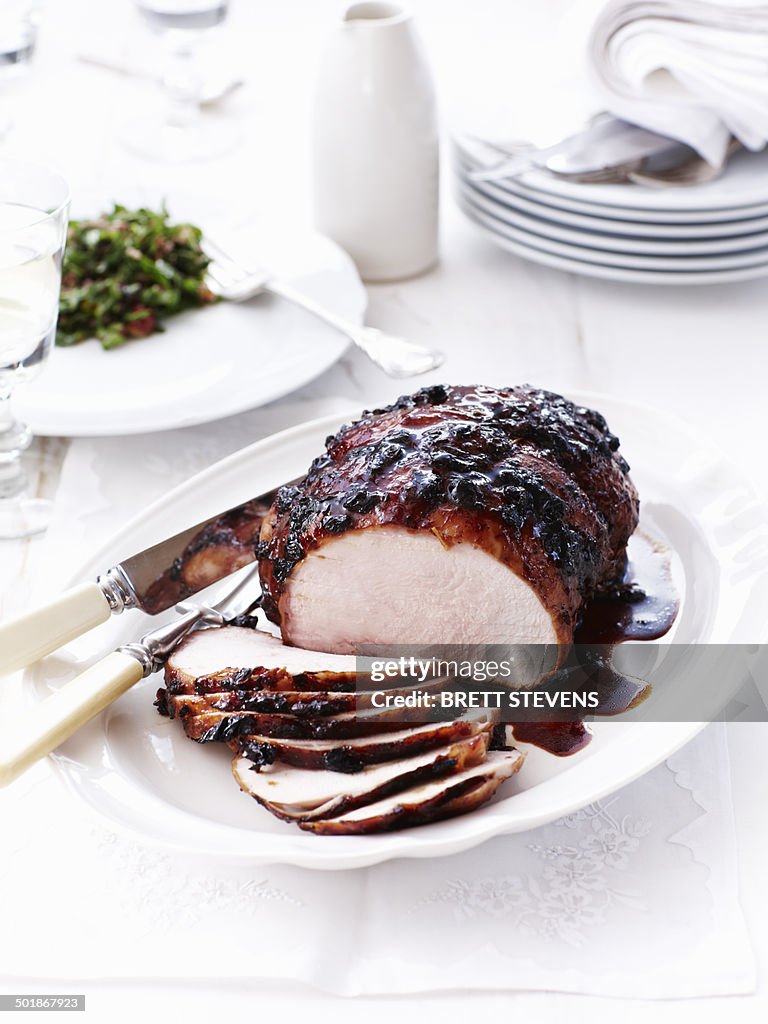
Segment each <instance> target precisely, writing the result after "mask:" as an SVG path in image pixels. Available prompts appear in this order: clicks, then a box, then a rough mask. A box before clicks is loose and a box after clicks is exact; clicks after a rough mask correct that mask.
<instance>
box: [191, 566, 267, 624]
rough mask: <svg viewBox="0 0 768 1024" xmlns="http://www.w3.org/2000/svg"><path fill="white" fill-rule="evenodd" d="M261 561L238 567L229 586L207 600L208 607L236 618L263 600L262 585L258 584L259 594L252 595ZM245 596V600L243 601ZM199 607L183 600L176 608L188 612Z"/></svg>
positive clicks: (228, 581) (229, 581)
mask: <svg viewBox="0 0 768 1024" xmlns="http://www.w3.org/2000/svg"><path fill="white" fill-rule="evenodd" d="M258 571H259V563H258V562H252V563H250V564H249V565H245V566H243V567H242V568H241V569H237V570H236V571H235V572H234V573H232V575H231V576H230V577H229V578H228V580H227V586H226V587H225V588H224V589H223V591H222V592H221V593H220V594H219V595H218V596H217V597H216V600H215V601H208V602H206V607H208V608H212V609H213V610H214V611H217V612H220V613H221V614H222V615H224V616H226V617H227V618H234V617H235V616H237V615H244V614H246V613H247V612H249V611H250V610H251V609H252V608H253V607H254V606H255V605H256V604H257V603H259V602H260V601H261V585H259V586H258V594H257V596H256V598H255V599H253V598H252V597H251V588H252V586H253V582H254V579H256V580H258ZM243 597H245V599H246V600H245V602H243ZM195 607H197V606H196V605H194V604H188V603H187V602H186V601H182V602H180V603H179V604H177V605H176V610H177V611H180V612H187V611H190V610H191V609H193V608H195Z"/></svg>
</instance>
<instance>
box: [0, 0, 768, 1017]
mask: <svg viewBox="0 0 768 1024" xmlns="http://www.w3.org/2000/svg"><path fill="white" fill-rule="evenodd" d="M413 6H414V7H415V9H416V11H417V13H418V14H419V16H420V21H421V27H422V31H423V34H424V35H425V37H426V43H427V48H428V50H429V51H430V54H431V56H432V59H433V65H434V68H435V72H436V77H437V82H438V89H439V91H440V95H441V99H442V106H443V118H444V121H445V123H446V124H453V123H462V124H466V122H467V118H469V116H470V114H471V115H472V123H473V124H474V125H476V126H477V127H482V124H483V122H484V121H485V122H490V121H492V120H493V121H495V122H496V123H497V120H498V118H497V111H498V110H499V109H504V110H508V111H509V117H510V123H511V122H512V121H513V120H518V121H520V122H521V123H522V122H525V121H526V120H527V121H528V122H529V123H530V121H531V120H532V119H535V108H536V105H537V103H538V101H539V98H540V97H541V96H542V95H543V94H544V91H545V90H546V87H547V86H546V83H547V81H548V78H547V74H548V69H547V59H548V57H547V55H548V53H550V52H551V51H549V50H548V49H547V47H546V45H545V44H546V41H547V40H548V38H549V35H550V33H551V32H555V31H556V26H557V22H558V11H561V10H562V9H563V8H564V7H565V6H567V5H565V4H564V3H563V2H561V0H557V2H554V0H551V2H550V3H548V4H546V5H543V4H536V3H535V2H534V0H496V2H491V0H475V2H473V3H469V2H466V0H462V2H451V0H414V3H413ZM342 9H343V4H341V3H336V2H331V0H313V2H311V3H310V2H309V0H291V2H282V0H281V2H277V0H272V2H266V0H265V2H263V3H255V2H252V0H240V2H239V4H237V5H236V7H235V13H234V15H233V19H232V21H233V25H232V30H233V31H232V32H231V38H232V45H233V47H235V48H236V49H237V50H238V59H239V61H240V62H241V64H242V66H243V68H244V70H245V71H246V73H247V75H248V87H247V88H246V89H243V90H241V92H240V93H239V94H238V95H236V96H235V97H233V99H232V100H231V101H230V104H229V106H228V111H229V114H230V116H233V117H237V118H238V119H240V121H241V123H242V126H243V131H244V136H245V137H244V142H243V145H242V147H241V148H240V150H239V151H237V152H235V153H233V154H232V155H231V156H230V157H229V158H228V159H227V160H225V161H222V162H221V163H211V164H207V165H200V166H198V167H184V168H179V167H173V168H169V167H162V166H159V165H155V164H152V163H150V162H143V161H139V160H136V159H134V158H132V157H131V158H129V157H127V156H126V154H125V151H124V150H123V149H122V147H121V145H120V143H119V142H118V141H117V140H116V139H115V128H116V126H118V125H119V124H120V122H121V120H122V119H124V118H125V117H126V116H127V115H128V114H129V113H135V108H136V105H137V103H138V102H140V101H141V102H144V101H146V99H148V98H150V97H151V95H152V94H151V91H148V92H145V91H144V89H143V87H141V86H139V85H137V84H136V83H133V82H124V81H122V80H120V79H117V78H113V77H112V76H111V75H109V73H107V72H98V71H95V70H93V69H90V68H85V67H82V66H80V65H78V64H75V63H74V62H73V54H74V53H75V52H76V51H77V49H78V47H85V45H86V43H87V44H88V46H89V49H92V48H93V47H94V46H95V47H96V48H98V47H99V45H100V40H103V39H111V40H112V41H113V45H117V44H116V40H118V39H119V38H121V37H124V26H125V24H126V17H127V16H126V7H125V5H124V4H123V3H121V2H120V0H106V2H103V3H101V4H99V5H96V4H94V3H87V2H86V0H82V2H81V0H78V2H74V0H59V2H57V3H55V4H54V3H51V4H49V12H48V21H47V22H46V25H45V29H46V31H45V35H44V38H43V44H42V48H41V54H40V61H39V64H38V67H37V68H36V69H35V73H34V76H33V77H32V78H30V79H29V80H28V81H27V82H25V83H22V84H19V85H18V86H16V87H14V88H13V90H10V89H9V90H7V91H5V92H4V93H3V94H2V99H3V100H5V101H6V102H7V104H8V105H9V107H10V111H11V114H12V116H13V117H14V120H15V122H16V127H15V130H14V132H13V133H12V134H11V135H10V136H9V137H8V139H7V140H6V142H5V143H4V144H3V145H2V151H3V153H4V154H5V155H17V156H26V157H30V158H35V157H37V158H39V159H43V160H47V161H49V162H56V163H57V164H58V165H59V166H60V167H61V169H62V170H63V171H64V172H65V173H66V174H68V175H69V177H70V180H71V182H72V185H73V188H74V189H75V190H76V192H78V193H80V194H81V195H85V194H87V191H88V190H90V189H93V190H94V191H97V190H98V189H99V188H100V186H103V184H104V182H109V183H110V185H113V184H114V182H116V181H125V182H126V183H131V182H134V181H138V182H141V183H142V184H143V183H145V182H150V183H152V184H156V183H160V184H163V183H167V185H168V187H169V188H173V189H179V190H182V191H184V192H185V193H190V192H192V193H195V192H205V191H210V190H216V191H219V192H220V191H226V193H227V194H228V196H229V197H230V199H231V201H232V202H233V203H241V204H242V206H243V209H244V210H246V209H247V211H248V213H251V212H252V211H253V210H260V211H262V212H263V214H264V217H265V220H270V221H271V222H275V221H276V220H277V221H279V220H280V219H285V220H286V221H289V222H292V223H296V224H299V225H301V224H302V223H306V222H307V220H308V217H309V203H308V191H307V182H308V171H307V163H306V140H307V132H306V124H307V116H308V110H309V102H310V96H311V83H312V75H313V70H314V63H315V60H316V53H317V47H318V45H319V42H320V40H321V38H322V33H323V31H324V29H325V27H326V26H329V25H330V24H331V23H332V21H333V19H334V17H336V16H337V15H338V14H339V13H340V11H341V10H342ZM233 63H234V61H233ZM550 95H551V92H550ZM139 98H142V99H141V100H140V99H139ZM513 132H514V125H513V124H512V123H511V128H510V134H512V133H513ZM446 177H447V174H446ZM441 248H442V256H443V258H442V262H441V264H440V266H439V267H438V268H437V270H436V271H434V272H433V273H431V274H429V275H427V276H425V277H423V278H421V279H419V280H416V281H412V282H407V283H402V284H393V285H387V286H378V287H375V288H372V289H370V310H369V322H371V323H374V324H376V325H377V326H380V327H382V328H384V329H387V330H391V331H396V332H400V333H402V334H405V335H407V336H410V337H412V338H413V339H415V340H421V341H424V342H427V343H429V344H432V345H439V346H440V347H442V348H443V349H445V351H446V352H447V353H448V354H449V361H448V363H447V366H446V368H445V369H444V370H443V371H442V372H441V374H440V375H439V376H445V377H447V378H448V377H449V378H451V379H453V380H457V381H469V380H478V381H488V382H490V383H514V382H518V381H523V380H528V381H531V382H532V383H535V384H541V385H544V386H547V387H550V388H554V389H558V388H564V389H565V388H573V387H579V388H588V389H590V390H604V391H609V392H613V393H617V394H620V395H623V396H626V397H630V398H631V397H636V398H641V399H643V400H645V401H648V402H651V403H653V404H655V405H657V406H659V407H660V408H662V409H666V410H668V411H671V412H674V413H677V414H678V415H682V416H683V417H684V418H685V419H687V420H688V422H689V423H691V424H693V425H694V426H695V427H696V428H697V429H699V430H701V431H702V434H703V436H708V437H710V438H711V439H712V443H713V444H718V445H720V446H721V447H725V448H727V450H728V451H729V452H730V454H731V455H732V457H733V458H734V460H736V461H737V462H739V463H740V464H741V465H742V466H743V467H744V468H745V469H746V470H747V471H748V472H749V473H750V474H751V475H752V477H753V479H754V481H755V484H756V486H758V487H759V488H760V489H761V490H762V491H763V493H764V494H766V493H768V488H767V487H766V482H765V469H766V459H765V449H764V443H765V442H764V437H765V413H764V406H765V398H764V380H765V376H766V368H767V367H768V357H767V356H766V336H767V328H768V297H767V294H768V293H767V292H766V284H765V283H764V282H760V281H756V282H748V283H743V284H737V285H727V286H720V287H713V288H712V289H710V290H699V289H697V290H696V291H689V290H684V289H681V290H679V291H676V290H671V289H658V288H651V287H634V286H629V285H626V286H624V285H616V284H611V283H608V282H597V281H591V280H588V279H584V278H575V277H572V276H569V275H564V274H561V273H559V272H557V271H553V270H547V269H545V268H542V267H536V266H533V265H532V264H526V263H523V262H521V261H519V260H517V259H516V258H515V257H512V256H510V255H507V254H505V253H503V252H501V251H498V250H496V249H494V248H492V247H491V246H490V245H489V244H488V243H487V242H485V241H484V240H483V239H482V238H480V237H478V235H477V233H476V232H475V230H474V229H473V228H472V226H471V225H469V224H467V223H465V222H464V221H463V219H462V218H461V217H460V215H459V214H458V213H457V212H456V210H455V207H454V205H453V201H452V199H451V197H450V195H448V194H446V196H445V203H444V216H443V237H442V246H441ZM401 390H403V388H402V387H401V386H399V385H398V384H397V383H394V382H391V381H388V380H386V379H384V378H382V377H381V376H380V375H379V374H378V373H377V371H375V370H374V369H372V368H371V367H370V366H368V365H367V364H366V363H365V361H364V360H363V359H362V358H360V357H358V355H357V354H356V353H349V354H348V355H346V356H345V357H344V359H343V361H342V362H341V363H340V364H339V366H338V367H336V368H335V369H333V370H332V371H329V372H328V373H327V374H325V375H324V376H323V378H321V379H320V380H319V381H317V382H316V383H315V384H314V385H312V386H311V387H310V388H307V389H305V390H304V392H303V393H302V394H300V395H298V396H295V398H294V400H293V401H292V402H286V403H279V405H278V406H277V407H276V408H275V409H274V421H275V424H274V425H275V428H278V427H280V426H285V425H287V424H289V423H291V422H298V421H299V420H300V419H301V401H302V400H304V399H307V400H309V399H310V398H311V397H312V396H319V395H329V396H334V397H338V398H345V399H347V400H350V401H353V402H359V403H360V404H366V405H370V404H371V402H375V401H377V400H379V399H382V398H391V397H394V396H395V395H396V394H398V393H399V392H400V391H401ZM296 399H298V404H297V401H296ZM249 423H250V420H249V418H248V416H247V414H246V416H244V417H241V418H237V419H233V420H230V421H227V422H226V423H225V424H223V425H222V428H221V429H222V430H223V431H224V432H225V434H226V437H227V444H228V445H229V447H230V448H231V449H234V448H236V447H238V446H240V445H241V444H244V443H247V442H248V441H250V440H252V439H253V438H252V436H249V434H248V431H249ZM135 444H136V442H134V443H132V444H131V445H130V446H125V447H123V445H122V443H121V442H120V441H115V442H112V444H111V445H110V446H108V447H107V448H105V449H103V451H102V455H103V456H104V457H109V455H110V454H111V456H112V457H118V458H121V457H124V458H126V459H132V458H134V457H135V455H136V448H135ZM154 444H155V440H154V439H153V438H152V437H146V438H144V439H143V445H144V451H145V452H151V451H152V449H153V445H154ZM64 448H65V445H64V444H63V443H61V442H57V441H55V440H53V441H46V442H45V443H44V444H43V445H41V446H40V447H39V448H38V450H37V454H38V456H39V457H40V462H41V465H42V468H43V475H42V478H41V483H40V487H41V490H43V491H46V490H48V491H49V492H50V491H52V490H53V489H54V488H55V481H56V477H57V467H58V466H59V465H60V461H61V457H62V455H63V453H64ZM177 471H178V474H179V476H180V478H183V476H184V475H186V474H185V473H184V467H183V465H180V466H178V467H177ZM131 512H132V509H128V508H115V510H114V515H115V526H116V527H117V526H118V525H119V523H120V521H121V520H123V519H125V518H128V516H129V515H130V514H131ZM38 552H39V546H36V545H31V546H29V547H27V548H22V547H21V546H19V547H15V548H13V549H10V548H9V549H7V550H6V549H5V548H4V549H3V551H2V558H1V560H0V586H1V587H2V590H1V592H0V614H5V613H7V612H8V611H9V610H10V609H16V608H18V607H19V606H20V605H21V604H23V603H24V602H25V600H26V599H27V596H28V594H29V590H30V588H31V585H32V583H33V576H34V575H35V570H34V567H35V565H36V558H37V557H38V555H37V553H38ZM767 739H768V730H766V727H764V726H761V725H740V726H733V727H731V757H732V762H733V789H734V806H735V814H736V825H737V833H738V841H739V871H740V880H741V888H742V893H743V905H744V908H745V912H746V914H747V918H748V922H749V925H750V929H751V934H752V939H753V942H754V944H755V948H756V950H757V955H758V962H759V964H760V967H761V972H762V976H761V979H760V982H761V989H760V994H759V995H758V996H754V997H742V998H738V999H716V1000H707V1001H694V1002H685V1003H654V1004H652V1005H650V1004H642V1003H624V1002H617V1001H614V1000H607V999H589V998H585V997H578V998H574V997H567V996H555V995H547V994H542V993H540V994H516V995H494V996H487V997H485V996H477V995H472V996H463V995H461V994H455V995H454V994H451V995H442V996H440V997H435V998H432V997H420V998H413V999H412V998H395V999H382V998H377V999H375V1000H371V999H363V1000H352V1001H345V1000H342V999H337V998H332V997H326V996H322V995H318V994H317V993H315V992H312V993H308V992H307V991H306V990H305V991H303V992H302V991H301V990H299V989H297V990H295V991H292V992H289V991H287V990H286V988H285V987H284V986H267V987H259V988H258V989H257V988H254V987H248V988H245V987H238V986H221V985H216V986H205V985H195V986H190V985H189V984H188V983H185V984H184V985H183V986H179V985H177V986H174V985H173V984H171V983H169V984H163V985H158V984H142V983H140V982H138V981H137V982H136V983H135V984H133V985H131V986H126V985H125V984H122V983H120V984H117V983H116V984H114V985H110V984H109V983H107V982H98V983H94V982H83V983H82V984H81V985H73V986H71V990H72V991H78V990H80V991H82V990H86V991H87V993H88V1006H89V1010H88V1014H89V1017H88V1018H87V1019H92V1020H97V1021H102V1020H103V1021H123V1020H126V1021H127V1020H134V1019H136V1017H137V1016H142V1015H145V1014H146V1013H147V1012H148V1009H149V997H151V999H152V1010H153V1016H155V1015H156V1019H158V1018H159V1017H160V1015H161V1014H167V1015H173V1014H178V1015H181V1014H182V1013H183V1014H184V1015H185V1016H186V1017H187V1019H191V1020H197V1019H201V1020H202V1019H205V1018H206V1017H207V1018H208V1019H211V1018H212V1017H216V1018H220V1019H226V1018H227V1017H232V1018H238V1017H242V1016H243V1014H244V1013H248V1014H253V1015H254V1016H261V1017H267V1016H268V1015H269V1014H271V1013H280V1014H286V1013H290V1012H295V1013H296V1014H304V1015H309V1014H312V1016H313V1018H314V1019H315V1020H320V1021H325V1020H328V1021H331V1020H333V1021H334V1022H336V1021H338V1022H343V1021H346V1020H355V1021H358V1020H360V1019H361V1017H364V1018H366V1019H369V1020H371V1021H372V1022H378V1021H385V1020H386V1021H390V1020H391V1019H392V1017H393V1015H396V1016H398V1017H401V1018H404V1019H408V1020H410V1019H416V1018H417V1017H418V1018H419V1019H423V1018H427V1017H431V1018H435V1017H437V1016H438V1015H440V1017H441V1018H442V1019H444V1020H446V1021H453V1020H459V1019H462V1020H464V1019H466V1018H467V1017H473V1018H478V1019H479V1018H481V1017H490V1018H491V1019H493V1018H494V1017H500V1016H501V1015H502V1014H504V1015H510V1016H512V1015H513V1014H514V1015H516V1016H517V1017H518V1018H519V1017H522V1016H523V1015H525V1014H528V1015H532V1016H533V1017H534V1019H535V1020H536V1021H542V1022H548V1021H555V1020H557V1021H560V1020H562V1019H563V1018H571V1019H576V1020H582V1019H590V1020H591V1021H603V1020H606V1021H607V1020H609V1019H611V1020H612V1019H614V1018H615V1016H616V1014H617V1013H618V1014H620V1015H621V1017H622V1019H623V1020H626V1021H629V1022H634V1021H639V1020H646V1019H647V1018H648V1016H649V1015H650V1014H653V1015H654V1017H655V1019H656V1020H658V1021H662V1022H666V1021H680V1020H684V1021H687V1020H689V1019H690V1020H693V1019H694V1018H695V1019H696V1020H697V1021H698V1022H702V1024H706V1022H709V1021H715V1020H721V1019H722V1018H723V1016H724V1015H726V1016H727V1017H730V1018H731V1019H735V1020H739V1021H742V1020H744V1021H751V1020H755V1021H757V1020H764V1019H765V1016H766V1012H767V1009H768V1002H767V1001H766V997H765V992H766V987H765V984H766V983H765V979H764V974H765V969H766V967H767V966H768V924H766V914H765V907H766V905H768V882H767V881H766V874H765V870H764V864H765V849H766V848H767V847H768V824H767V823H766V816H765V812H764V807H765V753H764V751H765V745H766V740H767ZM318 884H322V879H319V881H318ZM38 913H40V915H41V928H43V927H51V926H53V927H56V928H60V929H61V932H62V941H63V942H66V928H65V927H63V926H62V924H61V923H52V922H49V921H47V920H46V919H45V908H39V910H38ZM258 941H259V940H258V939H257V940H255V941H254V957H257V956H258ZM211 953H214V954H215V955H217V956H225V955H226V951H225V950H216V951H208V950H194V951H193V950H190V956H200V957H201V958H203V957H205V956H207V955H211ZM286 955H287V956H290V950H286ZM60 987H61V986H57V988H60ZM14 988H15V989H16V990H18V988H19V986H18V984H17V985H15V986H14ZM23 988H24V989H26V990H28V991H34V990H36V989H37V990H40V991H52V986H51V985H48V984H42V985H40V984H34V985H33V984H31V983H27V984H25V985H24V986H23ZM10 1019H13V1018H12V1017H9V1020H10Z"/></svg>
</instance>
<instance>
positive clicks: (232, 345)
mask: <svg viewBox="0 0 768 1024" xmlns="http://www.w3.org/2000/svg"><path fill="white" fill-rule="evenodd" d="M232 251H233V255H235V256H240V257H241V258H242V259H244V260H247V261H248V262H249V263H251V264H252V265H258V266H266V267H269V268H270V270H271V271H272V272H273V273H274V274H275V275H276V276H279V277H282V278H283V279H284V280H285V281H286V282H288V283H290V284H291V285H293V286H294V287H295V288H297V289H299V290H301V291H303V292H304V293H306V294H307V295H308V296H310V297H311V298H313V299H315V300H316V301H317V302H320V303H321V304H322V305H324V306H326V307H327V308H328V309H330V310H331V311H333V312H335V313H337V314H339V315H341V316H344V317H346V318H348V319H349V320H351V321H353V322H355V323H361V322H362V319H363V315H364V313H365V308H366V301H367V300H366V294H365V289H364V288H363V286H362V283H361V281H360V278H359V277H358V274H357V271H356V269H355V266H354V264H353V263H352V261H351V259H350V258H349V257H348V256H347V254H346V253H345V252H344V251H343V250H342V249H340V248H339V246H337V245H336V244H335V243H334V242H332V241H330V239H328V238H325V237H323V236H321V235H316V234H301V233H298V234H297V233H292V232H285V233H281V234H272V235H269V236H264V235H262V234H261V233H260V232H256V231H253V232H252V233H250V232H242V233H241V234H239V235H238V236H237V237H236V238H235V240H234V242H233V249H232ZM348 344H349V342H348V340H347V339H346V338H345V337H344V336H343V335H342V334H341V333H340V332H339V331H336V330H334V329H333V328H332V327H330V326H328V324H325V323H323V322H322V321H320V320H318V319H317V318H316V317H314V316H312V315H311V314H310V313H307V312H306V311H304V310H302V309H299V308H298V307H297V306H294V305H292V304H291V303H288V302H285V301H281V300H279V299H276V298H275V297H273V296H268V295H261V296H257V297H256V298H254V299H251V300H250V301H248V302H242V303H234V302H218V303H215V304H213V305H210V306H208V307H206V308H203V309H196V310H190V311H188V312H185V313H181V314H180V315H178V316H176V317H173V318H172V319H170V320H169V321H168V323H167V326H166V330H165V331H164V332H163V333H160V334H153V335H150V336H149V337H147V338H141V339H136V340H133V341H128V342H126V343H125V344H124V345H122V346H120V347H119V348H116V349H113V350H110V351H105V350H104V349H103V348H102V347H101V345H100V344H99V342H98V341H96V340H93V339H92V340H88V341H84V342H82V343H80V344H78V345H75V346H73V347H71V348H57V347H54V350H53V352H52V353H51V356H50V359H49V362H48V364H47V365H45V366H44V367H43V369H42V372H41V373H40V374H39V376H38V377H37V378H35V379H34V380H33V381H31V382H30V383H29V384H26V385H23V386H21V387H19V389H18V391H17V394H16V397H15V403H14V404H15V406H16V409H17V412H18V415H19V417H20V418H21V419H22V420H23V421H24V422H26V423H27V424H28V425H29V426H30V427H31V429H32V431H33V433H35V434H37V435H54V436H70V437H71V436H107V435H125V434H138V433H149V432H152V431H157V430H170V429H173V428H177V427H186V426H191V425H193V424H197V423H206V422H210V421H213V420H217V419H221V418H223V417H225V416H231V415H234V414H235V413H238V412H243V411H244V410H246V409H252V408H255V407H256V406H259V405H264V404H266V403H267V402H271V401H274V400H275V399H276V398H281V397H282V396H283V395H286V394H288V393H289V392H291V391H295V390H296V389H298V388H300V387H302V386H303V385H305V384H307V383H308V382H309V381H311V380H313V379H314V378H315V377H318V376H319V375H320V374H321V373H324V372H325V371H326V370H328V369H329V368H330V367H331V366H333V364H334V363H335V362H336V361H337V360H338V359H339V358H340V356H341V355H342V353H343V352H344V351H345V350H346V348H347V346H348Z"/></svg>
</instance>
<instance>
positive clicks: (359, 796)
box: [232, 732, 489, 821]
mask: <svg viewBox="0 0 768 1024" xmlns="http://www.w3.org/2000/svg"><path fill="white" fill-rule="evenodd" d="M488 740H489V734H488V733H487V732H486V733H481V734H480V735H478V736H473V737H471V738H470V739H465V740H459V741H458V742H457V743H452V744H450V745H448V746H444V747H438V748H437V749H436V750H431V751H429V752H428V753H426V754H419V755H418V756H416V757H407V758H398V759H397V760H396V761H388V762H386V763H385V764H378V765H372V766H371V767H369V768H364V769H363V770H362V771H361V772H357V773H356V774H354V775H340V774H339V773H338V772H331V771H311V770H310V771H307V770H305V769H303V768H292V767H291V766H290V765H284V764H281V763H280V762H275V763H273V764H271V765H267V766H264V767H263V768H261V769H260V770H254V769H255V768H256V766H255V765H254V764H252V762H251V761H249V760H248V759H247V758H245V757H236V758H235V759H234V761H233V762H232V771H233V772H234V776H235V779H236V780H237V782H238V784H239V785H240V788H241V789H242V790H244V791H245V792H246V793H249V794H250V795H251V796H252V797H254V799H256V800H258V801H259V803H260V804H262V805H263V806H264V807H266V808H267V810H269V811H271V812H272V814H274V815H275V816H276V817H278V818H283V819H284V820H286V821H312V820H314V819H317V818H326V817H332V816H333V817H336V816H338V815H340V814H343V813H345V812H347V811H351V810H353V809H354V808H356V807H361V806H363V805H364V804H369V803H372V802H374V801H377V800H382V799H384V798H385V797H387V796H389V795H390V794H392V793H399V792H401V791H402V790H404V789H409V788H410V787H413V786H419V785H421V784H422V783H424V782H427V781H432V780H434V779H440V778H444V777H445V776H446V775H450V774H451V773H453V772H460V771H463V770H464V769H465V768H469V767H471V766H472V765H476V764H479V763H480V762H481V761H482V760H483V759H484V757H485V754H486V751H487V750H488Z"/></svg>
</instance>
